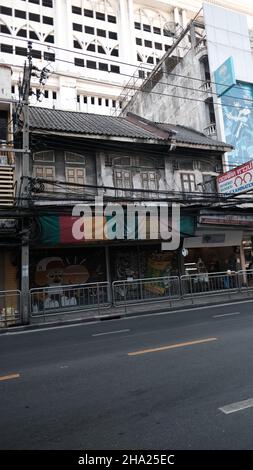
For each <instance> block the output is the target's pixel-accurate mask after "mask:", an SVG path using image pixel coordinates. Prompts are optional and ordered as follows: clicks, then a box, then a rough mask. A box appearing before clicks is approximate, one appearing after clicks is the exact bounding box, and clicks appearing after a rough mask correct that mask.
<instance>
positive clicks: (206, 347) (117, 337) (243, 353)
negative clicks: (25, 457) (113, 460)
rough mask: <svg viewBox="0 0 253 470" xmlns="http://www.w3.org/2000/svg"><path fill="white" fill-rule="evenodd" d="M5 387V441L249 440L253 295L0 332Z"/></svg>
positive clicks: (193, 443)
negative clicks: (188, 307) (128, 315)
mask: <svg viewBox="0 0 253 470" xmlns="http://www.w3.org/2000/svg"><path fill="white" fill-rule="evenodd" d="M0 397H1V399H0V417H1V418H0V435H1V439H0V448H1V449H107V450H112V449H149V450H151V449H173V450H177V449H186V450H187V449H253V302H246V303H236V304H230V305H228V304H227V305H225V306H224V305H223V306H216V307H214V306H211V307H210V308H199V309H192V310H189V311H181V312H176V313H168V314H164V313H163V314H156V315H153V316H152V315H148V316H145V317H135V318H126V319H121V320H111V321H104V322H96V323H95V322H94V323H92V324H82V325H80V324H79V325H77V326H68V327H60V328H55V329H47V330H39V331H27V332H20V333H11V334H10V333H8V334H5V335H0ZM245 400H248V401H245ZM251 400H252V401H251ZM238 402H239V404H238ZM241 402H242V403H241ZM231 404H232V407H231V406H229V407H228V408H226V407H227V406H228V405H231ZM224 407H225V408H224Z"/></svg>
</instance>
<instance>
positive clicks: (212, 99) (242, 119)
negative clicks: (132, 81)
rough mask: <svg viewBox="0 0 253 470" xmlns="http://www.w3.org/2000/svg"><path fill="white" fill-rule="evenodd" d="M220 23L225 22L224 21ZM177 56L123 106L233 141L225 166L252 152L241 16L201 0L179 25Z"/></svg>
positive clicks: (252, 71) (252, 65) (248, 56)
mask: <svg viewBox="0 0 253 470" xmlns="http://www.w3.org/2000/svg"><path fill="white" fill-rule="evenodd" d="M224 25H225V26H224ZM185 41H187V42H188V46H187V48H186V50H185V52H184V54H183V56H181V57H180V58H179V60H178V61H177V62H175V61H173V57H172V56H171V53H170V51H168V53H167V54H166V56H165V57H164V58H163V60H162V61H161V63H160V64H158V65H157V67H156V68H155V69H154V70H153V72H152V74H151V75H150V76H149V77H148V78H147V79H146V80H145V82H144V83H143V85H142V86H141V88H140V90H139V91H137V92H136V94H135V96H134V97H133V98H132V99H131V101H130V102H127V100H125V102H124V106H123V108H124V110H125V112H126V111H130V112H133V113H136V114H138V115H141V116H143V117H145V118H148V119H152V120H154V121H157V122H170V123H174V124H178V123H180V124H183V125H186V126H190V127H192V128H193V129H196V130H198V131H200V132H205V133H206V134H207V135H209V136H211V137H212V138H214V139H219V140H224V141H226V142H227V143H229V144H231V145H233V147H234V150H233V151H232V152H230V153H229V154H227V158H226V159H225V161H224V164H225V166H226V167H228V169H229V168H231V167H234V166H238V165H241V164H243V163H245V162H247V161H249V160H251V159H252V156H253V128H252V122H253V111H252V109H253V78H252V77H253V42H252V36H251V30H250V28H249V23H248V19H247V16H246V15H244V14H239V13H236V12H234V11H231V10H227V9H225V8H223V7H218V6H216V5H211V4H209V3H204V6H203V11H202V14H201V15H200V16H199V18H197V19H196V20H195V21H193V22H192V23H191V24H190V25H188V27H187V28H186V29H185V30H184V32H183V33H182V36H181V40H180V41H179V43H178V47H180V45H181V44H182V43H185Z"/></svg>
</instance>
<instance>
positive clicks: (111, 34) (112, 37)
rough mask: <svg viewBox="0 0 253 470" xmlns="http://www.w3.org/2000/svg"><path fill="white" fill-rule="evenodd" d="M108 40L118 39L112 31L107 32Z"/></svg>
mask: <svg viewBox="0 0 253 470" xmlns="http://www.w3.org/2000/svg"><path fill="white" fill-rule="evenodd" d="M109 38H110V39H116V40H117V39H118V35H117V33H114V32H113V31H109Z"/></svg>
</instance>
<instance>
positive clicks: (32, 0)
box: [28, 0, 40, 5]
mask: <svg viewBox="0 0 253 470" xmlns="http://www.w3.org/2000/svg"><path fill="white" fill-rule="evenodd" d="M28 2H29V3H35V4H36V5H39V4H40V0H28Z"/></svg>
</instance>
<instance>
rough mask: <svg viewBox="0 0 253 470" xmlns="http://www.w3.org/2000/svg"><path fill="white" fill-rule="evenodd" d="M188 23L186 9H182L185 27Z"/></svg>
mask: <svg viewBox="0 0 253 470" xmlns="http://www.w3.org/2000/svg"><path fill="white" fill-rule="evenodd" d="M187 24H188V19H187V14H186V10H182V26H183V28H186V26H187Z"/></svg>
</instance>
